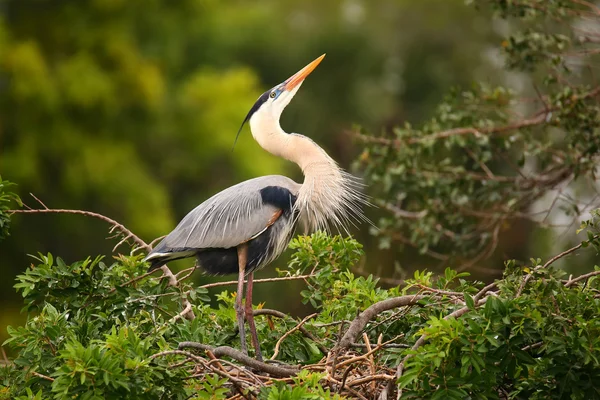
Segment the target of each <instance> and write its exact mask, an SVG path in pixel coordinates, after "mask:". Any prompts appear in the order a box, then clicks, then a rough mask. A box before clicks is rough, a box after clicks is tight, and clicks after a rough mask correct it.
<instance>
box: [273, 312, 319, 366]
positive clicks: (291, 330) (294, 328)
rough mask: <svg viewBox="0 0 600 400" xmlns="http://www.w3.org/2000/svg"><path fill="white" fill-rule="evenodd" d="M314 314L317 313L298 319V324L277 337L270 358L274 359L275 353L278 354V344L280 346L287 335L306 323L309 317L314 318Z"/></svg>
mask: <svg viewBox="0 0 600 400" xmlns="http://www.w3.org/2000/svg"><path fill="white" fill-rule="evenodd" d="M316 316H317V313H314V314H311V315H307V316H306V317H304V319H303V320H302V321H300V323H298V325H296V326H295V327H293V328H292V329H290V330H289V331H287V332H286V333H285V334H284V335H283V336H282V337H281V338H279V340H278V341H277V343H275V351H274V352H273V355H272V356H271V360H275V358H277V355H278V354H279V346H281V343H282V342H283V341H284V340H285V339H286V338H287V337H288V336H290V335H291V334H292V333H294V332H296V331H297V330H298V329H300V328H302V325H304V324H305V323H306V321H308V320H309V319H311V318H314V317H316Z"/></svg>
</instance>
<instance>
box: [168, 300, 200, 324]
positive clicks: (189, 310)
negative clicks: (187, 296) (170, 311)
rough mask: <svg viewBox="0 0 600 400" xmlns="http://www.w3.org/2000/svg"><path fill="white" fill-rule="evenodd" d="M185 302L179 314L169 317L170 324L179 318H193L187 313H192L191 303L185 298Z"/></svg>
mask: <svg viewBox="0 0 600 400" xmlns="http://www.w3.org/2000/svg"><path fill="white" fill-rule="evenodd" d="M186 303H187V304H186V305H185V308H184V309H183V310H182V311H181V312H180V313H179V314H177V315H176V316H174V317H173V318H171V319H170V320H169V323H170V324H172V323H173V322H175V321H177V320H178V319H180V318H187V319H194V318H193V317H192V318H189V317H188V315H189V313H192V315H193V314H194V312H193V311H192V304H191V303H190V302H189V301H187V300H186Z"/></svg>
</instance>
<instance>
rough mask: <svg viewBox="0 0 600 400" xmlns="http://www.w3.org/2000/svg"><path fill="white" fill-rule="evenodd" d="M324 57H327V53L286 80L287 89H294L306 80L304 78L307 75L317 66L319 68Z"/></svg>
mask: <svg viewBox="0 0 600 400" xmlns="http://www.w3.org/2000/svg"><path fill="white" fill-rule="evenodd" d="M323 58H325V54H323V55H322V56H321V57H319V58H317V59H316V60H315V61H313V62H311V63H310V64H308V65H307V66H306V67H304V68H302V69H301V70H300V71H298V72H296V73H295V74H294V75H293V76H292V77H290V78H289V79H288V80H287V81H285V90H287V91H290V90H293V89H294V88H295V87H296V86H298V85H299V84H300V83H302V81H304V79H306V77H307V76H308V75H309V74H310V73H311V72H313V70H314V69H315V68H317V65H319V63H320V62H321V60H323Z"/></svg>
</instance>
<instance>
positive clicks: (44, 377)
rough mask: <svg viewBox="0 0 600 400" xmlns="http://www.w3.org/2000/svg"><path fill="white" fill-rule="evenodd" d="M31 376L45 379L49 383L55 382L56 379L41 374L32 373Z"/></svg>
mask: <svg viewBox="0 0 600 400" xmlns="http://www.w3.org/2000/svg"><path fill="white" fill-rule="evenodd" d="M31 375H35V376H37V377H38V378H42V379H45V380H47V381H50V382H54V378H51V377H49V376H46V375H42V374H40V373H39V372H35V371H31Z"/></svg>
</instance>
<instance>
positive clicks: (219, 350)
mask: <svg viewBox="0 0 600 400" xmlns="http://www.w3.org/2000/svg"><path fill="white" fill-rule="evenodd" d="M185 348H193V349H200V350H204V351H210V352H212V353H213V354H214V355H215V357H223V356H225V357H231V358H233V359H234V360H237V361H239V362H241V363H242V364H244V365H245V366H247V367H250V368H254V369H257V370H260V371H263V372H266V373H268V374H270V375H273V376H277V377H280V378H287V377H289V376H294V375H296V374H297V373H298V372H299V371H300V369H299V368H296V367H293V366H285V367H283V366H278V365H272V364H267V363H264V362H262V361H258V360H255V359H254V358H251V357H248V356H247V355H245V354H244V353H242V352H241V351H239V350H236V349H234V348H231V347H229V346H219V347H212V346H208V345H205V344H202V343H196V342H181V343H179V349H185Z"/></svg>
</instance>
